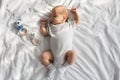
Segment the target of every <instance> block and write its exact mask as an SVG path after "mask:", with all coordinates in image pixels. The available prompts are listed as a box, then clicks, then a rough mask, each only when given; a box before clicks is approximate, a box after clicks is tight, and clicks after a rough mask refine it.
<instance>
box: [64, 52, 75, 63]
mask: <svg viewBox="0 0 120 80" xmlns="http://www.w3.org/2000/svg"><path fill="white" fill-rule="evenodd" d="M76 58H77V54H76V52H75V51H74V50H69V51H68V52H67V53H66V55H65V60H66V61H67V63H68V64H73V63H75V60H76Z"/></svg>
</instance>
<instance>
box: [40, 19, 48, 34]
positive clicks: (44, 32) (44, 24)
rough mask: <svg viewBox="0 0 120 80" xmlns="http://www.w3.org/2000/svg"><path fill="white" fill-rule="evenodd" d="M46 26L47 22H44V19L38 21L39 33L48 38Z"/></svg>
mask: <svg viewBox="0 0 120 80" xmlns="http://www.w3.org/2000/svg"><path fill="white" fill-rule="evenodd" d="M46 24H47V20H45V19H42V20H40V32H41V33H42V34H43V35H44V36H48V32H47V28H46V27H47V26H46Z"/></svg>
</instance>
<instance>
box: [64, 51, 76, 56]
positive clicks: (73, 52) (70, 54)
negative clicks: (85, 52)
mask: <svg viewBox="0 0 120 80" xmlns="http://www.w3.org/2000/svg"><path fill="white" fill-rule="evenodd" d="M66 55H67V56H73V57H75V56H77V54H76V52H75V51H74V50H69V51H68V52H67V53H66Z"/></svg>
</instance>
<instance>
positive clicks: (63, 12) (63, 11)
mask: <svg viewBox="0 0 120 80" xmlns="http://www.w3.org/2000/svg"><path fill="white" fill-rule="evenodd" d="M58 7H62V8H63V10H62V11H61V12H60V13H59V14H62V15H66V17H67V19H66V21H67V20H68V16H69V13H68V10H67V8H66V7H65V6H63V5H58V6H56V7H54V8H53V9H52V10H54V9H55V8H58Z"/></svg>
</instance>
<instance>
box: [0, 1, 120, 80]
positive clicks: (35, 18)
mask: <svg viewBox="0 0 120 80" xmlns="http://www.w3.org/2000/svg"><path fill="white" fill-rule="evenodd" d="M60 4H63V5H65V6H67V8H68V9H70V8H72V7H76V8H77V10H78V12H79V16H80V20H81V21H80V25H78V27H77V28H76V30H75V35H74V42H73V43H74V49H75V51H76V52H77V54H78V57H77V61H76V63H75V64H73V65H72V66H71V67H70V68H69V69H68V70H67V71H66V72H65V74H64V75H62V74H58V73H57V72H56V73H55V75H54V76H53V78H52V80H120V0H0V80H47V79H48V78H47V69H46V67H44V66H43V65H42V64H41V62H40V61H39V55H40V54H41V52H42V51H43V50H45V49H48V44H49V43H48V40H49V39H48V38H47V37H46V38H44V37H43V36H42V35H41V34H40V33H39V25H40V24H39V20H40V19H41V18H48V14H49V12H50V10H51V9H52V8H53V7H54V6H56V5H60ZM18 17H20V18H21V19H22V20H23V21H24V23H25V25H27V26H28V27H29V29H30V31H31V32H36V34H38V35H40V37H41V44H40V46H33V45H32V43H31V42H30V39H29V36H24V37H21V36H19V35H18V34H17V32H16V30H15V28H14V27H13V23H14V22H15V20H16V19H17V18H18ZM61 75H62V76H61Z"/></svg>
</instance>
